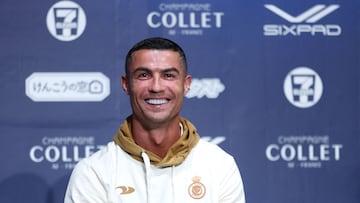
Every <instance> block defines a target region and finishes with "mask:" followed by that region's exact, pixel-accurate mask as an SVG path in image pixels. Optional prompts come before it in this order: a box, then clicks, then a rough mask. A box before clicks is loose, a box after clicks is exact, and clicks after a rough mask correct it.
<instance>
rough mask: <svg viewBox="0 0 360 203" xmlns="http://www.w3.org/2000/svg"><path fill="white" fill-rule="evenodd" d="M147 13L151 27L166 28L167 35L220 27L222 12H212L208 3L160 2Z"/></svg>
mask: <svg viewBox="0 0 360 203" xmlns="http://www.w3.org/2000/svg"><path fill="white" fill-rule="evenodd" d="M158 9H159V10H158V11H152V12H150V13H149V14H148V15H147V18H146V22H147V24H148V26H149V27H151V28H161V27H162V28H165V29H168V34H169V35H176V34H181V35H203V33H204V30H205V29H211V28H221V26H222V17H223V16H224V12H214V11H212V9H211V4H209V3H169V4H167V3H161V4H160V5H159V7H158Z"/></svg>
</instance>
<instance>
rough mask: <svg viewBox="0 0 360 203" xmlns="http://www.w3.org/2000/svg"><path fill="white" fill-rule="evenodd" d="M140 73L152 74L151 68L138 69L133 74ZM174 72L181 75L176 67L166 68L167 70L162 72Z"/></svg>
mask: <svg viewBox="0 0 360 203" xmlns="http://www.w3.org/2000/svg"><path fill="white" fill-rule="evenodd" d="M139 71H144V72H148V73H151V72H152V71H151V70H150V69H149V68H146V67H137V68H136V69H135V70H134V71H133V72H132V73H133V74H135V73H136V72H139ZM172 71H174V72H176V73H178V74H180V72H179V70H178V69H176V68H175V67H170V68H166V69H163V70H161V72H162V73H168V72H172Z"/></svg>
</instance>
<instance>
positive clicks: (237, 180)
mask: <svg viewBox="0 0 360 203" xmlns="http://www.w3.org/2000/svg"><path fill="white" fill-rule="evenodd" d="M226 169H227V170H226V171H225V173H224V176H223V180H222V181H221V183H220V200H219V202H220V203H245V192H244V186H243V182H242V178H241V175H240V171H239V169H238V167H237V165H236V162H235V160H234V158H232V159H231V162H230V165H229V167H227V168H226Z"/></svg>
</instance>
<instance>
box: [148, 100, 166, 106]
mask: <svg viewBox="0 0 360 203" xmlns="http://www.w3.org/2000/svg"><path fill="white" fill-rule="evenodd" d="M146 102H147V103H149V104H154V105H159V104H165V103H167V102H168V101H167V100H166V99H148V100H146Z"/></svg>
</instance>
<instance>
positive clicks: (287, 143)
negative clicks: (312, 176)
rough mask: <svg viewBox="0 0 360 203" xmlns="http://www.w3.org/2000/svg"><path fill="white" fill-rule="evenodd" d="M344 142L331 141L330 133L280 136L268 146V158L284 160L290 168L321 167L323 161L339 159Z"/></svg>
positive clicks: (274, 160) (266, 152)
mask: <svg viewBox="0 0 360 203" xmlns="http://www.w3.org/2000/svg"><path fill="white" fill-rule="evenodd" d="M342 148H343V145H342V144H332V143H330V137H329V136H328V135H300V136H296V135H291V136H279V137H278V138H277V142H275V143H272V144H269V145H268V146H267V147H266V150H265V155H266V158H267V159H268V160H269V161H271V162H278V161H282V162H285V163H286V164H287V167H289V168H295V167H300V168H321V167H322V163H323V162H328V161H339V160H340V159H341V149H342Z"/></svg>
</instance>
